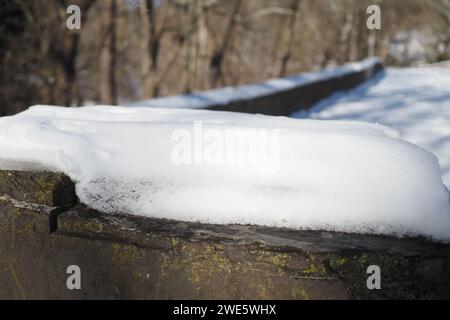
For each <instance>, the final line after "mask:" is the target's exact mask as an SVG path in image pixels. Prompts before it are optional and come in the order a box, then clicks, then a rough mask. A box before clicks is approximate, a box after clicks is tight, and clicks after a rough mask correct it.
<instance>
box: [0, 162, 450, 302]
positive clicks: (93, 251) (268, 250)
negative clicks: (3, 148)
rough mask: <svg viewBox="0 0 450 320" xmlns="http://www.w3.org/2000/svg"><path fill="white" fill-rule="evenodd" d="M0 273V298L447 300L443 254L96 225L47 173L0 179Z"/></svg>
mask: <svg viewBox="0 0 450 320" xmlns="http://www.w3.org/2000/svg"><path fill="white" fill-rule="evenodd" d="M69 265H77V266H79V267H80V268H81V284H82V288H81V290H69V289H67V286H66V280H67V278H68V276H69V275H68V274H66V269H67V267H68V266H69ZM369 265H378V266H379V267H380V268H381V289H380V290H368V288H367V286H366V280H367V278H368V276H369V275H368V274H367V273H366V269H367V267H368V266H369ZM0 271H1V272H0V298H2V299H94V298H100V299H119V298H121V299H240V298H246V299H385V298H394V299H429V298H446V299H448V298H450V245H444V244H439V243H433V242H429V241H427V240H425V239H412V238H409V239H396V238H389V237H382V236H371V235H352V234H344V233H335V232H317V231H293V230H286V229H274V228H262V227H254V226H235V225H228V226H213V225H202V224H197V223H184V222H177V221H169V220H160V219H150V218H144V217H137V216H127V215H120V214H118V215H105V214H102V213H100V212H97V211H95V210H92V209H89V208H87V207H85V206H84V205H82V204H80V203H78V201H77V198H76V195H75V187H74V184H73V183H72V182H71V181H70V179H69V178H67V177H66V176H64V175H61V174H56V173H50V172H18V171H0Z"/></svg>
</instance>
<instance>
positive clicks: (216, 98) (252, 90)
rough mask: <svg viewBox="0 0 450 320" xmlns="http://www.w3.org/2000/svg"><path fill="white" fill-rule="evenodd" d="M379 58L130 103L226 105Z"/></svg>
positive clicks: (366, 66)
mask: <svg viewBox="0 0 450 320" xmlns="http://www.w3.org/2000/svg"><path fill="white" fill-rule="evenodd" d="M379 62H380V60H379V59H378V58H376V57H371V58H367V59H365V60H363V61H361V62H353V63H348V64H346V65H343V66H339V67H335V68H331V69H325V70H320V71H318V72H309V73H302V74H299V75H294V76H289V77H285V78H277V79H270V80H267V81H265V82H262V83H256V84H248V85H242V86H236V87H223V88H219V89H214V90H209V91H202V92H194V93H189V94H183V95H178V96H168V97H161V98H156V99H150V100H144V101H138V102H133V103H130V104H128V106H131V107H153V108H189V109H204V108H208V107H210V106H215V105H226V104H228V103H231V102H233V101H241V100H251V99H254V98H256V97H261V96H265V95H271V94H274V93H276V92H280V91H286V90H289V89H292V88H295V87H298V86H302V85H306V84H311V83H315V82H319V81H325V80H327V79H330V78H336V77H342V76H345V75H347V74H349V73H353V72H355V71H361V70H367V69H369V68H371V67H373V66H374V65H375V64H377V63H379Z"/></svg>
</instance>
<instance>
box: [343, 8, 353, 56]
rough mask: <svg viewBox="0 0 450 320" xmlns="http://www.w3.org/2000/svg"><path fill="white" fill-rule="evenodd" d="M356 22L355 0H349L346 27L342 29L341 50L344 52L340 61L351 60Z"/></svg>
mask: <svg viewBox="0 0 450 320" xmlns="http://www.w3.org/2000/svg"><path fill="white" fill-rule="evenodd" d="M353 22H354V0H347V3H346V9H345V22H344V27H343V28H342V30H341V39H340V42H341V44H340V51H341V52H342V53H341V54H342V58H341V59H340V62H341V63H342V62H346V61H349V60H350V51H351V40H352V30H353Z"/></svg>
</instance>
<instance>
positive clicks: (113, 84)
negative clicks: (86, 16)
mask: <svg viewBox="0 0 450 320" xmlns="http://www.w3.org/2000/svg"><path fill="white" fill-rule="evenodd" d="M116 1H117V0H112V1H111V21H110V25H109V32H110V34H111V39H110V43H109V51H110V57H111V60H110V66H109V89H110V95H111V104H113V105H116V104H117V77H116V68H117V2H116Z"/></svg>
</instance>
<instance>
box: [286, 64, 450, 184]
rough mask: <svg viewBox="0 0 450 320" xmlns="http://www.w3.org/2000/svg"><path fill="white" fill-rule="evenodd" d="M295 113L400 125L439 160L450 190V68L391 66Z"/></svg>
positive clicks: (405, 134) (408, 137) (404, 134)
mask: <svg viewBox="0 0 450 320" xmlns="http://www.w3.org/2000/svg"><path fill="white" fill-rule="evenodd" d="M293 116H294V117H299V118H304V117H311V118H313V119H326V120H330V119H333V120H357V121H366V122H371V123H379V124H383V125H386V126H389V127H391V128H393V129H396V130H397V131H398V132H399V134H400V137H401V138H403V139H405V140H408V141H410V142H412V143H414V144H417V145H419V146H421V147H423V148H425V149H427V150H428V151H431V152H432V153H434V154H435V155H436V156H437V157H438V158H439V163H440V165H441V167H442V175H443V180H444V183H445V184H446V185H447V187H449V188H450V68H439V67H437V68H417V69H414V68H408V69H395V68H388V69H387V70H386V72H385V74H384V75H380V76H378V77H377V78H375V79H374V80H371V81H369V82H367V83H365V84H363V85H361V86H360V87H358V88H357V89H355V90H352V91H349V92H344V93H339V94H336V95H334V96H332V97H331V98H329V99H326V100H323V101H322V102H320V103H319V104H317V105H316V106H315V107H314V108H313V109H312V111H311V112H310V113H309V114H308V113H304V112H300V113H298V114H296V115H293Z"/></svg>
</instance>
